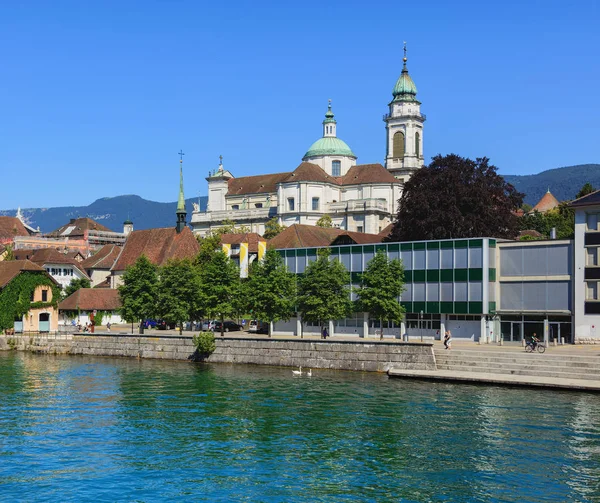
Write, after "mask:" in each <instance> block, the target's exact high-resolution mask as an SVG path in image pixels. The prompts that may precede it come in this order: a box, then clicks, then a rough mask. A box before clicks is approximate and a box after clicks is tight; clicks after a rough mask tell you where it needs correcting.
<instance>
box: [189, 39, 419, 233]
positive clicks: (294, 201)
mask: <svg viewBox="0 0 600 503" xmlns="http://www.w3.org/2000/svg"><path fill="white" fill-rule="evenodd" d="M403 61H404V65H403V68H402V73H401V75H400V77H399V78H398V80H397V82H396V85H395V86H394V89H393V91H392V96H393V98H392V101H391V102H390V103H389V105H388V107H389V112H388V113H387V114H385V115H384V117H383V120H384V122H385V129H386V155H385V166H383V165H382V164H358V163H357V159H358V158H357V156H356V154H355V153H354V152H353V150H352V149H351V148H350V147H349V146H348V144H347V143H346V142H344V141H343V140H342V139H340V138H338V135H337V121H336V120H335V116H334V113H333V111H332V108H331V101H330V102H329V106H328V108H327V112H326V113H325V119H324V120H323V136H322V137H321V138H319V139H318V140H317V141H315V142H314V143H313V144H312V145H311V146H310V148H309V149H308V150H307V151H306V153H305V154H304V156H303V157H302V162H301V163H300V164H299V165H298V167H296V169H294V170H293V171H288V172H285V173H273V174H267V175H256V176H244V177H239V178H236V177H235V176H234V175H233V174H232V173H231V172H230V171H229V170H227V169H225V167H224V166H223V162H222V158H221V163H220V164H219V167H218V169H216V170H214V171H212V172H211V173H209V176H208V177H207V178H206V180H207V182H208V204H207V208H206V211H200V209H199V207H198V206H197V205H194V211H193V213H192V218H191V225H192V229H193V231H194V233H195V234H198V235H200V236H204V235H206V234H207V233H208V232H210V231H211V230H214V229H217V228H219V227H221V226H222V222H223V221H224V220H230V221H234V222H235V223H236V225H239V226H242V225H243V226H246V227H247V228H248V229H249V231H250V232H256V233H258V234H263V233H264V232H265V224H266V223H267V222H268V221H269V220H271V219H273V218H276V219H277V221H278V223H279V224H281V225H284V226H287V227H289V226H290V225H293V224H304V225H316V223H317V221H318V220H319V219H320V218H321V217H323V216H324V215H329V216H330V217H331V219H332V221H333V225H334V227H336V228H339V229H342V230H346V231H351V232H365V233H369V234H378V233H379V232H381V231H382V230H383V229H384V228H385V227H387V226H388V225H389V224H390V223H391V222H392V220H393V218H394V216H395V215H396V213H397V210H398V207H397V206H398V200H399V199H400V196H401V195H402V188H403V186H404V182H406V181H407V180H408V179H409V178H410V176H411V175H412V174H413V173H414V172H415V171H416V170H417V169H419V168H420V167H421V166H423V123H424V122H425V115H424V114H422V113H421V103H420V102H419V101H418V100H417V97H416V96H417V87H416V86H415V83H414V82H413V80H412V78H411V77H410V75H409V73H408V68H407V66H406V62H407V58H406V48H405V52H404V59H403Z"/></svg>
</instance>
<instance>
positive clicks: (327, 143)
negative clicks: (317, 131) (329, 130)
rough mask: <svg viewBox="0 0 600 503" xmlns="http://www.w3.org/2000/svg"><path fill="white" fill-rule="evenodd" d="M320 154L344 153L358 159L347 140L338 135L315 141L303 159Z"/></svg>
mask: <svg viewBox="0 0 600 503" xmlns="http://www.w3.org/2000/svg"><path fill="white" fill-rule="evenodd" d="M319 155H344V156H347V157H354V158H355V159H356V155H355V154H354V152H352V150H350V147H349V146H348V145H347V144H346V142H345V141H342V140H340V139H339V138H336V137H326V138H321V139H319V140H317V141H316V142H314V143H313V144H312V145H311V146H310V148H309V149H308V152H306V154H304V157H303V158H302V160H305V159H307V158H308V157H315V156H319Z"/></svg>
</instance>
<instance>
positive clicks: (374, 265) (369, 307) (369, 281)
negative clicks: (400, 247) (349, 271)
mask: <svg viewBox="0 0 600 503" xmlns="http://www.w3.org/2000/svg"><path fill="white" fill-rule="evenodd" d="M403 291H404V267H403V266H402V262H400V260H398V259H394V260H390V259H389V258H388V256H387V255H386V254H385V253H384V252H382V251H378V252H377V254H376V255H375V256H374V257H373V258H372V259H371V260H370V261H369V263H368V264H367V268H366V269H365V271H364V272H363V273H362V277H361V284H360V286H359V288H357V289H356V294H357V296H358V302H357V307H358V308H359V310H360V311H364V312H368V313H369V315H370V316H371V317H372V318H376V319H378V320H380V327H381V332H380V338H383V322H384V321H394V322H396V323H400V322H401V321H402V317H403V315H404V308H403V307H402V306H401V305H400V303H399V302H398V297H400V295H401V294H402V292H403Z"/></svg>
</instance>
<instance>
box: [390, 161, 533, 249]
mask: <svg viewBox="0 0 600 503" xmlns="http://www.w3.org/2000/svg"><path fill="white" fill-rule="evenodd" d="M496 171H497V168H496V167H495V166H493V165H491V164H489V163H488V159H487V158H485V157H483V158H478V159H476V160H475V161H473V160H471V159H467V158H463V157H459V156H458V155H455V154H450V155H447V156H444V157H442V156H441V155H437V156H435V157H434V158H433V160H432V162H431V163H430V164H429V166H426V167H424V168H421V169H418V170H417V171H416V172H415V173H414V174H413V175H412V176H411V177H410V179H409V180H408V181H407V182H406V183H405V185H404V191H403V193H402V198H401V199H400V207H399V210H398V216H397V218H396V221H395V224H394V227H393V229H392V231H391V233H390V235H389V236H388V238H387V240H388V241H412V240H415V241H416V240H431V239H451V238H470V237H481V236H494V237H498V238H514V237H515V236H516V235H517V233H518V220H517V219H518V217H517V216H516V215H515V211H516V210H518V209H519V208H520V207H521V205H522V204H523V195H522V194H520V193H519V192H517V191H516V189H515V188H514V187H513V186H512V185H511V184H509V183H507V182H506V181H505V180H504V178H502V177H501V176H500V175H498V174H497V173H496Z"/></svg>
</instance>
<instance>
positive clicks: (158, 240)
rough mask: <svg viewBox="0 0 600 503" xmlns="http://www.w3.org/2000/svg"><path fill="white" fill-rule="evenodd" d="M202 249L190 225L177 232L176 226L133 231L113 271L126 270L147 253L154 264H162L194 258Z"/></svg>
mask: <svg viewBox="0 0 600 503" xmlns="http://www.w3.org/2000/svg"><path fill="white" fill-rule="evenodd" d="M199 250H200V248H199V246H198V241H197V240H196V238H195V236H194V235H193V234H192V231H191V230H190V228H189V227H185V228H184V229H183V230H182V231H181V232H180V233H179V234H177V232H176V230H175V227H165V228H159V229H146V230H142V231H133V232H132V233H131V234H129V236H127V241H126V242H125V246H124V247H123V250H122V251H121V254H120V255H119V258H118V259H117V261H116V263H115V265H113V267H112V269H111V270H113V271H124V270H125V269H126V268H127V267H129V266H130V265H133V264H135V261H136V260H137V259H138V258H139V257H141V256H142V255H145V256H146V257H147V258H148V259H149V260H150V262H152V263H153V264H156V265H159V266H162V265H164V264H166V262H167V260H169V259H184V258H193V257H195V256H196V255H197V254H198V251H199Z"/></svg>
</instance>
